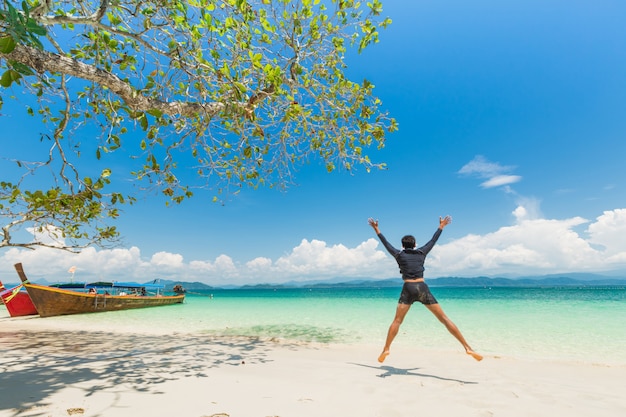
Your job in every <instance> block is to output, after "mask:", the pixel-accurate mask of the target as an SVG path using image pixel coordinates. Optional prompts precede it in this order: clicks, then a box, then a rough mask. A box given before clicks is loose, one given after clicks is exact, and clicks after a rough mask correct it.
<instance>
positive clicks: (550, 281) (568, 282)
mask: <svg viewBox="0 0 626 417" xmlns="http://www.w3.org/2000/svg"><path fill="white" fill-rule="evenodd" d="M153 282H154V280H151V281H149V283H153ZM426 282H427V283H428V285H430V286H431V287H456V288H484V287H491V288H498V287H517V288H519V287H529V288H531V287H534V288H542V287H626V278H621V277H609V276H605V275H598V274H583V273H569V274H553V275H543V276H527V277H519V278H504V277H471V278H467V277H439V278H427V279H426ZM36 283H38V284H41V285H49V284H50V283H49V282H47V281H46V280H37V281H36ZM160 283H161V284H163V285H165V290H167V291H171V290H172V288H173V287H174V285H177V284H181V285H182V286H183V287H184V288H185V290H187V292H189V293H192V292H193V291H207V290H213V289H216V290H230V289H281V288H285V289H288V288H399V287H401V286H402V280H401V279H400V278H399V277H396V278H387V279H363V278H358V279H349V278H344V279H341V278H335V279H330V280H317V281H312V280H311V281H290V282H285V283H281V284H271V283H259V284H256V285H220V286H212V285H208V284H204V283H202V282H198V281H195V282H186V281H174V280H166V279H161V280H160ZM16 285H18V284H5V286H6V287H7V288H11V287H13V286H16Z"/></svg>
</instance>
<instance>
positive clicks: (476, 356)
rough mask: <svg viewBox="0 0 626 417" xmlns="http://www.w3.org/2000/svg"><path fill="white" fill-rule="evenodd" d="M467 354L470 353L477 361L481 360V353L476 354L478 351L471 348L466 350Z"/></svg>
mask: <svg viewBox="0 0 626 417" xmlns="http://www.w3.org/2000/svg"><path fill="white" fill-rule="evenodd" d="M467 354H468V355H470V356H471V357H472V358H474V359H476V360H477V361H479V362H480V361H482V360H483V355H481V354H478V353H476V352H474V351H473V350H468V351H467Z"/></svg>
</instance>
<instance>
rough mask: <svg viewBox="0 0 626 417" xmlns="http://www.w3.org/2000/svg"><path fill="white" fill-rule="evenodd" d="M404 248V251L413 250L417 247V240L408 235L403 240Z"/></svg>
mask: <svg viewBox="0 0 626 417" xmlns="http://www.w3.org/2000/svg"><path fill="white" fill-rule="evenodd" d="M402 247H403V248H404V249H413V248H414V247H415V238H414V237H413V236H411V235H406V236H404V237H403V238H402Z"/></svg>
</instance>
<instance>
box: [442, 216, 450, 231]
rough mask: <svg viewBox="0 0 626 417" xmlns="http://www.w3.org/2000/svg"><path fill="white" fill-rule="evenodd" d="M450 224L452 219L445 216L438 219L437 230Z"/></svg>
mask: <svg viewBox="0 0 626 417" xmlns="http://www.w3.org/2000/svg"><path fill="white" fill-rule="evenodd" d="M450 223H452V217H450V216H446V217H444V218H443V219H442V218H441V217H439V228H440V229H441V230H443V228H444V227H446V226H447V225H449V224H450Z"/></svg>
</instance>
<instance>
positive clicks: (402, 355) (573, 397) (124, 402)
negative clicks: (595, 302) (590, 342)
mask: <svg viewBox="0 0 626 417" xmlns="http://www.w3.org/2000/svg"><path fill="white" fill-rule="evenodd" d="M0 351H1V353H2V363H1V364H0V369H1V372H0V410H1V411H0V416H1V417H9V416H11V417H13V416H24V417H27V416H28V417H35V416H46V417H48V416H50V417H60V416H69V415H75V416H106V417H131V416H132V417H136V416H157V417H158V416H164V417H165V416H181V417H182V416H184V417H208V416H213V417H218V416H219V417H226V416H229V417H257V416H258V417H268V416H279V417H309V416H311V417H313V416H315V417H319V416H362V417H365V416H372V417H374V416H376V417H378V416H380V417H383V416H384V417H395V416H411V415H417V414H419V415H441V416H464V417H471V416H480V417H485V416H511V417H516V416H519V417H531V416H537V417H539V416H541V417H544V416H568V417H577V416H580V417H583V416H584V417H588V416H590V415H593V416H598V417H623V416H624V415H626V396H624V388H623V387H624V381H626V365H625V366H622V365H616V366H607V365H594V364H591V363H582V362H571V361H570V362H557V361H534V360H528V359H522V358H511V357H495V356H486V357H485V359H484V360H483V361H482V362H476V361H474V360H473V359H472V358H471V357H469V356H467V355H466V354H464V353H463V352H460V351H459V352H451V351H442V352H433V351H422V350H420V349H419V348H417V347H416V348H414V349H408V348H406V347H403V348H397V349H393V350H392V352H391V355H390V356H389V357H388V358H387V360H386V361H385V363H384V364H379V363H378V362H377V361H376V358H377V356H378V353H379V346H377V345H376V346H374V345H371V346H368V345H353V346H352V345H314V344H295V343H287V342H281V341H277V340H267V341H264V340H259V339H250V338H233V337H229V338H219V337H215V336H204V335H202V334H169V335H158V334H139V335H137V334H131V333H128V332H113V331H111V332H103V331H97V332H89V331H84V330H81V329H74V330H68V329H60V328H54V326H49V325H48V324H47V322H46V320H45V319H24V320H22V319H3V320H2V321H1V323H0Z"/></svg>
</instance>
